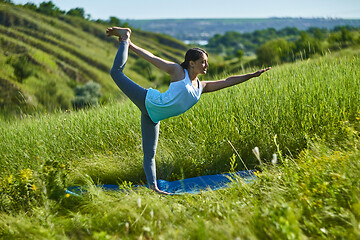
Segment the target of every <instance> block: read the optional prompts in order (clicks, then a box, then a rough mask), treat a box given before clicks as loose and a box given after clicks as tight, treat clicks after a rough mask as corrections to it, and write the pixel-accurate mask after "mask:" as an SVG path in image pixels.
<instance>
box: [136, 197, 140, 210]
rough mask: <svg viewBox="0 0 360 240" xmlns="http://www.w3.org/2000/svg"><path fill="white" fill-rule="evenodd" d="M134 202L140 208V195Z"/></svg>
mask: <svg viewBox="0 0 360 240" xmlns="http://www.w3.org/2000/svg"><path fill="white" fill-rule="evenodd" d="M136 202H137V205H138V207H139V208H141V198H140V197H139V198H138V199H137V201H136Z"/></svg>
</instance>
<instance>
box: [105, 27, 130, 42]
mask: <svg viewBox="0 0 360 240" xmlns="http://www.w3.org/2000/svg"><path fill="white" fill-rule="evenodd" d="M130 35H131V29H130V28H120V27H111V28H108V29H106V36H107V37H110V36H117V37H119V38H120V39H121V40H123V41H125V40H128V39H129V38H130Z"/></svg>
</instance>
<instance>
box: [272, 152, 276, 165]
mask: <svg viewBox="0 0 360 240" xmlns="http://www.w3.org/2000/svg"><path fill="white" fill-rule="evenodd" d="M271 163H272V164H276V163H277V154H276V153H274V154H273V159H272V160H271Z"/></svg>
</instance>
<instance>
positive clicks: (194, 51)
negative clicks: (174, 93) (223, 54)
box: [180, 48, 208, 69]
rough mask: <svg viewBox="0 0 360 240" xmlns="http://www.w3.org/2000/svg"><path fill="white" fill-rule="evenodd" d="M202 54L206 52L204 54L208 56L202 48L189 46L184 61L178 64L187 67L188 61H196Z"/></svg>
mask: <svg viewBox="0 0 360 240" xmlns="http://www.w3.org/2000/svg"><path fill="white" fill-rule="evenodd" d="M203 54H206V56H208V54H207V52H206V51H205V50H204V49H201V48H191V49H189V50H188V51H187V52H186V54H185V61H184V62H183V63H181V64H180V65H181V66H182V68H184V69H188V67H189V63H190V61H196V60H198V59H200V58H201V57H202V56H203Z"/></svg>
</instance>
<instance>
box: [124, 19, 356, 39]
mask: <svg viewBox="0 0 360 240" xmlns="http://www.w3.org/2000/svg"><path fill="white" fill-rule="evenodd" d="M126 21H127V22H129V24H130V25H131V26H134V27H136V28H140V29H142V30H146V31H151V32H158V33H165V34H168V35H170V36H173V37H175V38H177V39H180V40H182V41H185V40H188V41H201V40H202V41H206V40H208V39H209V38H211V37H212V36H214V35H215V34H224V33H225V32H228V31H236V32H239V33H246V32H247V33H249V32H253V31H255V30H263V29H267V28H274V29H276V30H280V29H283V28H285V27H296V28H298V29H299V30H307V29H308V28H310V27H318V28H327V29H333V28H334V27H336V26H346V25H348V26H354V27H359V26H360V19H328V18H259V19H242V18H238V19H149V20H131V19H126Z"/></svg>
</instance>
